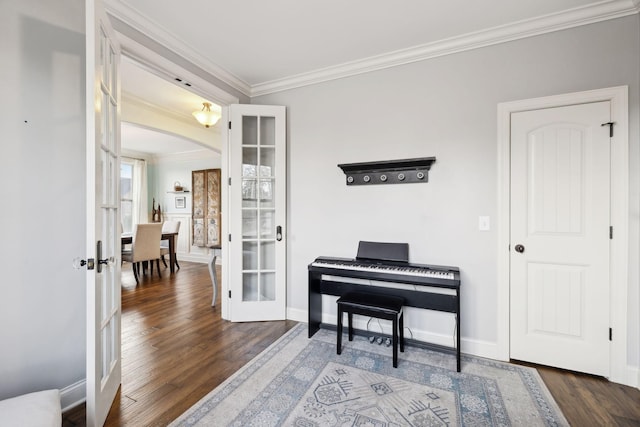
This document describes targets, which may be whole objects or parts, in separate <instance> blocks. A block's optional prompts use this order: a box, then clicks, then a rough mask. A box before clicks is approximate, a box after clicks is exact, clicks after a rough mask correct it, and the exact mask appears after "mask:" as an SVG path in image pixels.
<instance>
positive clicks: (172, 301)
mask: <svg viewBox="0 0 640 427" xmlns="http://www.w3.org/2000/svg"><path fill="white" fill-rule="evenodd" d="M180 266H181V267H182V268H181V269H180V270H178V271H177V272H176V273H175V274H174V275H170V274H169V272H168V270H164V269H163V268H162V267H161V270H162V274H163V277H162V278H158V276H157V275H154V277H153V278H150V277H149V276H146V277H144V278H143V279H141V281H140V285H138V286H136V285H135V280H134V278H133V273H131V269H130V268H127V267H125V268H124V269H123V277H122V386H121V389H120V392H119V393H118V395H117V397H116V400H115V402H114V404H113V406H112V407H111V411H110V412H109V416H108V418H107V422H106V424H105V425H106V426H109V427H111V426H166V425H167V424H168V423H170V422H171V421H173V420H174V419H175V418H177V417H178V416H179V415H180V414H182V413H183V412H184V411H186V410H187V409H188V408H189V407H191V406H192V405H193V404H195V403H196V402H197V401H198V400H200V399H201V398H202V397H203V396H205V395H206V394H207V393H208V392H209V391H211V390H212V389H214V388H215V387H216V386H217V385H219V384H220V383H222V382H223V381H224V380H225V379H226V378H228V377H229V376H231V375H232V374H233V373H234V372H235V371H236V370H238V369H239V368H240V367H241V366H243V365H244V364H245V363H247V362H249V361H250V360H251V359H252V358H253V357H254V356H256V355H257V354H259V353H260V352H261V351H262V350H264V349H265V348H266V347H268V346H269V345H270V344H271V343H272V342H274V341H275V340H276V339H278V337H280V336H281V335H282V334H284V333H285V332H286V331H287V330H289V329H290V328H291V327H293V326H294V325H295V324H296V322H293V321H281V322H252V323H231V322H227V321H224V320H222V319H221V317H220V301H219V299H218V301H217V302H216V306H215V307H211V297H212V289H211V279H210V278H209V272H208V270H207V266H206V265H205V264H195V263H188V262H183V261H181V262H180ZM218 273H219V272H218ZM218 295H220V292H218ZM537 368H538V371H539V372H540V375H541V376H542V378H543V380H544V382H545V384H546V385H547V387H548V388H549V390H550V391H551V393H552V394H553V396H554V398H555V399H556V402H558V405H559V406H560V408H561V409H562V411H563V413H564V414H565V417H566V418H567V420H568V421H569V422H570V424H571V425H572V426H580V427H582V426H621V427H629V426H636V427H637V426H640V390H638V389H635V388H631V387H626V386H622V385H619V384H614V383H609V382H608V381H607V380H605V379H603V378H598V377H593V376H589V375H583V374H577V373H573V372H567V371H562V370H558V369H552V368H545V367H537ZM84 416H85V411H84V405H81V406H79V407H78V408H74V409H72V410H70V411H68V412H67V413H65V414H64V415H63V423H62V425H63V427H73V426H84V425H85V421H84Z"/></svg>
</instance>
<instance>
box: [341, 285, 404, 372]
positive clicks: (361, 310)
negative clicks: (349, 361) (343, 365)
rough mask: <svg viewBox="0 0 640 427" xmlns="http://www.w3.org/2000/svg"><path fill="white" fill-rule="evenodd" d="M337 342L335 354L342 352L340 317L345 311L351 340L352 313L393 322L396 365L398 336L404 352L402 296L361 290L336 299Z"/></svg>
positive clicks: (395, 363) (395, 365)
mask: <svg viewBox="0 0 640 427" xmlns="http://www.w3.org/2000/svg"><path fill="white" fill-rule="evenodd" d="M337 304H338V342H337V354H341V353H342V317H343V314H344V313H347V315H348V319H349V326H348V327H349V341H352V340H353V325H352V321H353V315H354V314H360V315H362V316H369V317H375V318H377V319H384V320H391V321H392V322H393V332H392V334H391V336H392V342H393V367H394V368H397V367H398V336H399V338H400V351H402V352H404V319H403V313H402V306H403V305H404V298H401V297H395V296H388V295H380V294H373V293H363V292H349V293H346V294H344V295H343V296H341V297H340V298H339V299H338V301H337Z"/></svg>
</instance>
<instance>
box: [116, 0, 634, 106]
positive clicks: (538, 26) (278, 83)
mask: <svg viewBox="0 0 640 427" xmlns="http://www.w3.org/2000/svg"><path fill="white" fill-rule="evenodd" d="M639 10H640V0H604V1H600V2H597V3H592V4H589V5H586V6H581V7H577V8H574V9H569V10H566V11H562V12H558V13H553V14H548V15H543V16H540V17H537V18H532V19H526V20H522V21H517V22H513V23H510V24H506V25H501V26H497V27H493V28H489V29H486V30H481V31H476V32H472V33H468V34H464V35H461V36H456V37H451V38H447V39H443V40H439V41H436V42H432V43H427V44H423V45H419V46H414V47H411V48H407V49H401V50H397V51H394V52H390V53H386V54H383V55H378V56H373V57H368V58H364V59H360V60H357V61H351V62H347V63H343V64H340V65H336V66H332V67H327V68H322V69H318V70H314V71H311V72H308V73H301V74H297V75H294V76H289V77H285V78H282V79H277V80H271V81H268V82H264V83H258V84H255V85H249V84H248V83H247V82H245V81H244V80H242V79H240V78H239V77H237V76H235V75H233V74H232V73H230V72H228V71H227V70H224V69H223V68H221V67H220V66H218V65H216V64H214V63H212V62H211V61H209V60H208V59H206V58H204V57H203V56H202V55H200V54H199V53H198V52H196V51H194V50H193V49H191V48H190V47H189V46H188V44H187V43H185V42H183V41H182V40H180V39H178V38H177V37H175V36H174V35H172V34H169V33H168V32H166V31H165V30H163V29H162V28H161V27H160V26H159V25H158V24H157V23H155V22H153V21H152V20H149V19H148V18H146V17H145V16H144V15H142V14H141V13H140V12H138V11H137V10H135V9H134V8H131V7H130V6H127V5H125V4H124V3H123V2H122V0H108V1H107V11H108V12H109V13H110V14H112V15H113V16H115V17H116V18H118V19H120V20H122V21H123V22H124V23H126V24H127V25H129V26H131V27H132V28H134V29H136V30H137V31H140V32H141V33H142V34H144V35H145V36H147V37H149V38H151V39H152V40H155V41H157V42H159V43H161V44H163V45H164V46H166V47H167V48H168V49H170V50H172V51H173V52H175V53H177V54H179V55H180V56H182V57H184V58H185V59H186V60H188V61H190V62H192V63H193V64H194V65H196V66H198V67H200V68H202V69H203V70H205V71H206V72H208V73H210V74H211V75H212V76H214V77H216V78H218V79H220V80H221V81H223V82H225V83H226V84H228V85H229V86H231V87H233V88H234V89H236V90H238V91H239V92H241V93H243V94H244V95H246V96H249V97H256V96H260V95H267V94H270V93H275V92H281V91H285V90H289V89H295V88H299V87H303V86H309V85H313V84H317V83H322V82H326V81H330V80H336V79H341V78H345V77H350V76H354V75H357V74H363V73H368V72H371V71H376V70H382V69H385V68H390V67H396V66H399V65H404V64H409V63H413V62H418V61H424V60H426V59H430V58H436V57H440V56H445V55H451V54H454V53H459V52H464V51H467V50H472V49H479V48H482V47H486V46H491V45H496V44H500V43H506V42H509V41H513V40H518V39H523V38H527V37H533V36H537V35H541V34H545V33H550V32H554V31H560V30H566V29H569V28H574V27H579V26H582V25H587V24H593V23H596V22H601V21H606V20H609V19H615V18H621V17H624V16H629V15H633V14H637V13H638V11H639Z"/></svg>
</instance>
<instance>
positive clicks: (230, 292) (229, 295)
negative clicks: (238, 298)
mask: <svg viewBox="0 0 640 427" xmlns="http://www.w3.org/2000/svg"><path fill="white" fill-rule="evenodd" d="M229 298H231V289H229Z"/></svg>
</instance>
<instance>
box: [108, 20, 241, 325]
mask: <svg viewBox="0 0 640 427" xmlns="http://www.w3.org/2000/svg"><path fill="white" fill-rule="evenodd" d="M107 15H108V16H110V17H111V16H112V15H111V14H110V10H109V8H107ZM116 19H117V18H116ZM115 32H116V34H117V37H118V41H119V42H120V49H121V50H122V56H126V57H127V58H130V59H132V60H134V61H135V62H137V63H138V64H139V65H140V66H141V67H144V68H145V69H146V70H147V71H149V72H151V73H153V74H155V75H157V76H158V77H161V78H163V79H165V80H167V81H168V82H170V83H175V77H176V76H179V77H181V78H182V79H184V80H186V81H188V82H190V83H191V86H190V87H189V88H184V89H185V90H188V91H190V92H193V93H195V94H198V95H200V96H202V97H204V98H207V99H209V100H211V101H212V102H215V103H216V104H218V105H220V106H221V107H222V117H220V121H219V123H220V124H219V125H218V126H221V128H220V140H221V141H222V152H221V165H222V168H221V169H222V170H221V180H220V182H222V183H226V182H228V180H229V149H228V144H229V132H228V128H227V123H228V122H229V118H228V115H229V105H231V104H238V103H240V99H239V98H238V97H237V96H235V95H233V94H231V93H229V92H226V91H225V90H223V89H220V88H219V87H218V86H216V85H214V84H213V83H211V82H209V81H208V80H205V79H203V78H202V77H200V76H198V75H197V74H194V73H192V72H191V71H189V70H187V69H186V68H184V67H182V66H181V65H179V64H177V63H175V62H173V61H171V60H170V59H168V58H166V57H164V56H162V55H161V54H159V53H157V52H155V51H153V50H151V49H150V48H148V47H147V46H145V45H143V44H141V43H140V42H138V41H136V40H134V39H132V38H130V37H128V36H127V35H125V34H123V33H121V32H119V31H118V29H117V28H116V29H115ZM221 190H222V191H221V203H222V218H223V220H222V236H225V235H228V225H229V224H228V221H225V220H224V218H229V212H228V206H229V198H228V197H229V195H228V193H229V191H228V186H227V185H222V188H221ZM220 258H221V269H222V275H221V276H222V280H221V284H220V291H221V293H220V295H227V293H228V289H229V281H228V277H227V276H228V274H227V272H228V271H229V269H228V268H229V264H228V262H229V260H228V258H229V257H228V256H227V245H226V240H225V239H222V241H221V250H220ZM220 301H221V317H222V318H223V319H228V318H229V315H228V313H229V300H228V298H220Z"/></svg>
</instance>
